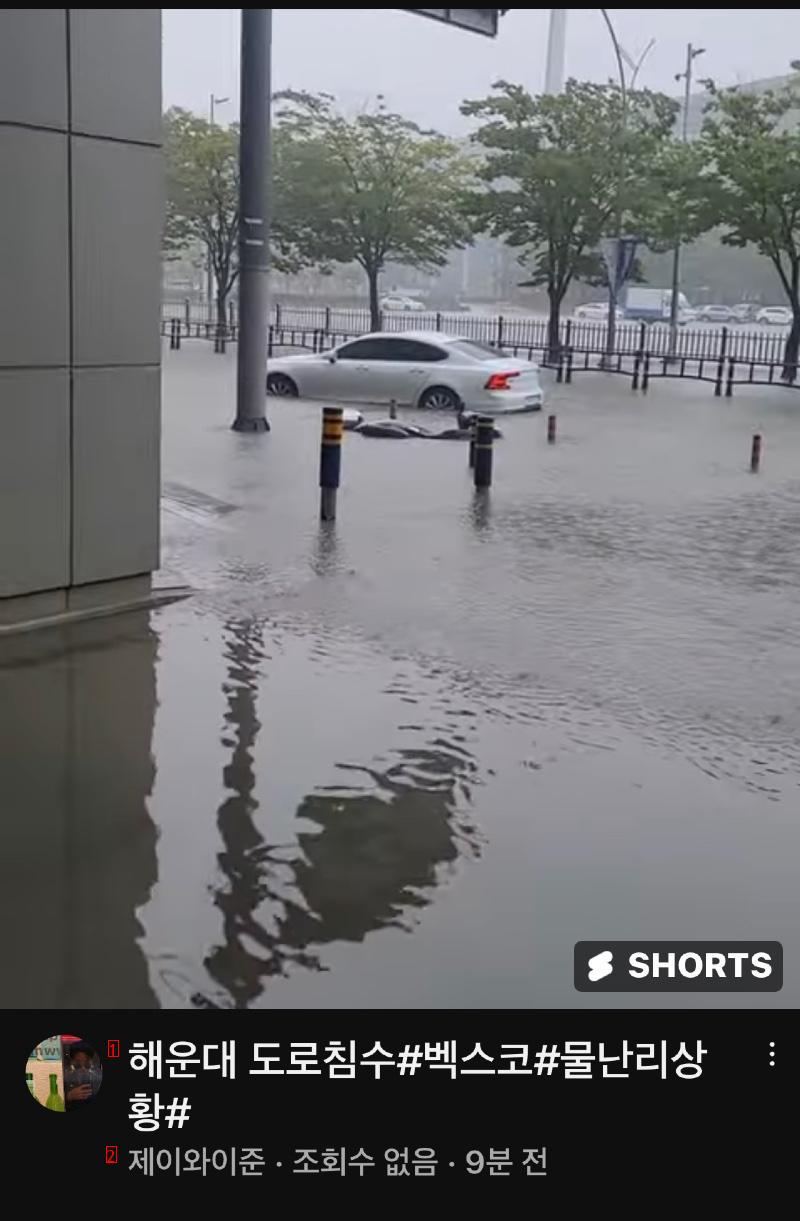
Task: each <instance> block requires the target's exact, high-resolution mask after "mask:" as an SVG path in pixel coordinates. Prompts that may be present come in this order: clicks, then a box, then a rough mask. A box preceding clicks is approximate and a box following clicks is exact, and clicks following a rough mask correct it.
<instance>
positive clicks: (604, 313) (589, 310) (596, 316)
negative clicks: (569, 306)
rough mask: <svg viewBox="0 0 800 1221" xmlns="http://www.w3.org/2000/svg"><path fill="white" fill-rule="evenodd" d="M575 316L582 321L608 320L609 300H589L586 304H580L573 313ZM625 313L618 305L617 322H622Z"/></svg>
mask: <svg viewBox="0 0 800 1221" xmlns="http://www.w3.org/2000/svg"><path fill="white" fill-rule="evenodd" d="M572 316H573V318H577V319H579V320H580V321H582V322H607V321H608V302H607V301H587V302H586V304H585V305H578V306H576V308H575V311H574V313H573V315H572ZM623 317H624V314H623V312H622V310H621V309H620V308H619V307H617V310H616V319H617V322H622V319H623Z"/></svg>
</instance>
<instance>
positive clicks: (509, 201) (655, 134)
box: [461, 80, 677, 359]
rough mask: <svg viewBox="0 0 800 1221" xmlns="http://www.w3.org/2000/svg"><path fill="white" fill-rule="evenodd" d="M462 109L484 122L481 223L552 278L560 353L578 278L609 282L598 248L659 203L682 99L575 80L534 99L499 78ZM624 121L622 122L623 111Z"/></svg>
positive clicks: (540, 277) (536, 278) (552, 338)
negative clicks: (655, 180) (655, 170)
mask: <svg viewBox="0 0 800 1221" xmlns="http://www.w3.org/2000/svg"><path fill="white" fill-rule="evenodd" d="M493 89H494V93H493V94H492V95H491V96H490V97H487V98H482V99H478V100H473V101H466V102H464V103H463V104H462V107H461V112H462V114H465V115H470V116H473V117H476V118H478V119H480V120H481V121H482V123H481V126H480V127H479V128H478V129H477V131H475V132H474V133H473V135H472V139H473V141H475V142H477V143H478V144H479V145H481V146H482V148H483V149H484V150H485V157H484V162H483V166H482V169H481V177H482V179H483V181H484V183H485V189H484V191H483V193H482V195H480V196H478V197H476V219H477V221H478V223H479V224H480V225H481V227H483V228H486V229H488V231H489V232H490V233H492V234H493V235H494V236H495V237H500V238H503V239H504V240H505V241H506V242H507V243H508V245H509V246H512V247H518V248H521V250H522V253H521V254H520V256H519V261H520V263H521V264H523V265H527V266H528V268H529V269H530V270H531V271H532V275H531V277H530V279H529V280H528V281H527V283H529V284H531V285H535V286H538V285H544V286H545V287H546V290H547V296H548V300H549V305H550V315H549V323H548V355H549V357H550V358H551V359H554V358H556V356H557V354H558V352H559V350H560V335H559V332H560V310H561V303H562V301H563V299H564V296H565V294H566V292H567V290H568V288H569V286H570V284H571V283H572V282H573V280H585V281H587V282H588V283H594V284H599V283H602V282H604V279H605V274H606V273H605V268H604V265H603V261H602V259H601V256H600V254H599V253H598V245H599V243H600V240H601V238H602V237H603V236H604V235H605V234H607V233H608V231H609V228H610V227H611V228H613V229H616V226H617V223H618V222H619V224H620V226H621V230H620V231H623V232H625V231H627V232H630V231H632V230H633V231H640V230H641V228H642V226H643V224H644V220H645V217H646V213H647V206H648V204H649V203H650V202H651V201H652V197H651V195H650V192H649V189H648V186H649V180H648V167H649V165H650V164H651V163H652V161H653V159H654V157H655V156H656V154H657V152H658V149H659V148H660V146H661V145H662V143H663V142H664V141H666V140H667V139H668V137H669V134H670V131H671V128H672V125H673V123H674V119H675V114H676V111H677V103H675V102H673V101H672V100H671V99H670V98H667V97H666V96H665V95H664V94H660V93H652V92H651V91H650V90H638V91H636V92H629V93H628V95H627V106H626V107H625V108H624V107H623V97H622V92H621V90H620V89H619V87H618V86H616V85H611V84H608V85H596V84H591V83H589V82H579V81H575V80H570V81H568V82H567V86H566V88H565V90H564V92H563V93H562V94H559V95H556V96H552V95H546V96H542V97H533V96H531V94H529V93H527V92H526V90H525V89H523V88H522V86H521V85H513V84H509V83H508V82H507V81H498V82H497V83H496V84H495V85H494V86H493ZM624 112H626V115H625V123H624V127H623V115H624Z"/></svg>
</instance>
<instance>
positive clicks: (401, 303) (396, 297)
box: [381, 293, 425, 313]
mask: <svg viewBox="0 0 800 1221" xmlns="http://www.w3.org/2000/svg"><path fill="white" fill-rule="evenodd" d="M381 309H386V310H395V309H399V310H406V311H413V312H414V313H420V312H421V311H423V310H424V309H425V306H424V305H423V304H422V302H421V301H417V300H415V298H414V297H403V296H401V295H400V294H399V293H390V294H389V296H388V297H384V298H383V299H382V300H381Z"/></svg>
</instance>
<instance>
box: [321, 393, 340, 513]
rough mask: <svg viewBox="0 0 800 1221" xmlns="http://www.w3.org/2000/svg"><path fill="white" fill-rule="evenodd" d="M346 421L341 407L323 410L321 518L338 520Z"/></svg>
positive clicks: (324, 408)
mask: <svg viewBox="0 0 800 1221" xmlns="http://www.w3.org/2000/svg"><path fill="white" fill-rule="evenodd" d="M343 433H344V419H343V412H342V408H341V407H323V408H322V442H321V445H320V451H319V486H320V497H319V516H320V520H321V521H335V520H336V493H337V491H338V488H339V475H340V472H341V467H342V435H343Z"/></svg>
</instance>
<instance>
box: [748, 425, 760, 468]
mask: <svg viewBox="0 0 800 1221" xmlns="http://www.w3.org/2000/svg"><path fill="white" fill-rule="evenodd" d="M760 465H761V433H760V432H757V433H754V434H753V445H752V448H751V450H750V470H751V471H752V473H753V474H754V475H755V474H757V472H758V468H759V466H760Z"/></svg>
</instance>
